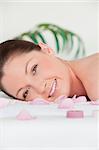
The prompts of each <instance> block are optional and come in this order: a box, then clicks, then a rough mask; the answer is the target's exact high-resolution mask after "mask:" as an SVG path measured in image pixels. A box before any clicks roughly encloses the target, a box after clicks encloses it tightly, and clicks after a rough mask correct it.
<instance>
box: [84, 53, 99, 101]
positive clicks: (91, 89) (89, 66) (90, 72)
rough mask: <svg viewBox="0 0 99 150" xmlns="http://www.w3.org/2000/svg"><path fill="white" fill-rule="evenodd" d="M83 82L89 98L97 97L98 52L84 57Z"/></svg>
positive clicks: (98, 92) (98, 76)
mask: <svg viewBox="0 0 99 150" xmlns="http://www.w3.org/2000/svg"><path fill="white" fill-rule="evenodd" d="M85 62H86V66H85V70H84V72H85V75H84V76H83V78H84V79H83V84H84V86H85V89H86V91H87V94H88V96H89V98H90V99H91V100H96V99H99V53H96V54H94V55H91V56H89V57H87V58H86V59H85Z"/></svg>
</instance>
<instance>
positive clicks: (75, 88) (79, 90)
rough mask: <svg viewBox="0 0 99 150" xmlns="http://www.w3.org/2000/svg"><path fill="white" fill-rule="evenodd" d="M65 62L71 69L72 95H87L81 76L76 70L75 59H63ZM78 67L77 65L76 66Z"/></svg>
mask: <svg viewBox="0 0 99 150" xmlns="http://www.w3.org/2000/svg"><path fill="white" fill-rule="evenodd" d="M63 63H65V65H66V67H67V66H68V68H69V70H70V76H71V81H72V85H71V91H70V97H72V96H73V95H75V94H76V95H77V96H80V95H85V96H86V95H87V93H86V91H85V88H84V85H83V83H82V81H81V79H80V77H79V76H78V74H77V72H75V69H74V66H73V65H72V64H73V61H72V63H71V61H63ZM76 67H77V66H76Z"/></svg>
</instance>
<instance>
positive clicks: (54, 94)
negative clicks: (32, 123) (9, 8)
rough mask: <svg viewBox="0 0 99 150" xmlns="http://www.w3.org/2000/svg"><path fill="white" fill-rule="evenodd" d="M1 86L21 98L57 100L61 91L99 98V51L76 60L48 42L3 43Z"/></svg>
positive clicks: (4, 90) (0, 57) (1, 47)
mask: <svg viewBox="0 0 99 150" xmlns="http://www.w3.org/2000/svg"><path fill="white" fill-rule="evenodd" d="M0 89H1V90H2V91H3V92H5V93H6V94H7V95H9V96H11V97H13V98H16V99H18V100H25V101H30V100H33V99H35V98H37V97H39V98H43V99H45V100H47V101H54V100H55V99H57V98H58V97H59V96H61V95H65V96H66V97H72V96H73V95H75V94H76V95H77V96H80V95H84V96H87V97H88V98H89V99H90V100H97V99H99V53H97V54H94V55H91V56H88V57H85V58H82V59H78V60H72V61H66V60H62V59H61V58H58V57H56V56H55V54H54V52H53V50H52V49H51V48H50V47H48V46H47V45H46V44H44V43H39V45H35V44H34V43H32V42H28V41H23V40H8V41H5V42H3V43H1V44H0Z"/></svg>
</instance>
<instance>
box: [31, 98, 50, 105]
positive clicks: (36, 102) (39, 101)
mask: <svg viewBox="0 0 99 150" xmlns="http://www.w3.org/2000/svg"><path fill="white" fill-rule="evenodd" d="M29 104H33V105H48V104H50V102H48V101H47V100H44V99H41V98H35V99H34V100H33V101H30V102H29Z"/></svg>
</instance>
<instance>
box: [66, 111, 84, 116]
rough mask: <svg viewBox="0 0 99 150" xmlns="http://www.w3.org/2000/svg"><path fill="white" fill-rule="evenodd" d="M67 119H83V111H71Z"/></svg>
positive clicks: (68, 112)
mask: <svg viewBox="0 0 99 150" xmlns="http://www.w3.org/2000/svg"><path fill="white" fill-rule="evenodd" d="M66 117H67V118H83V117H84V113H83V111H80V110H71V111H67V114H66Z"/></svg>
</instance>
